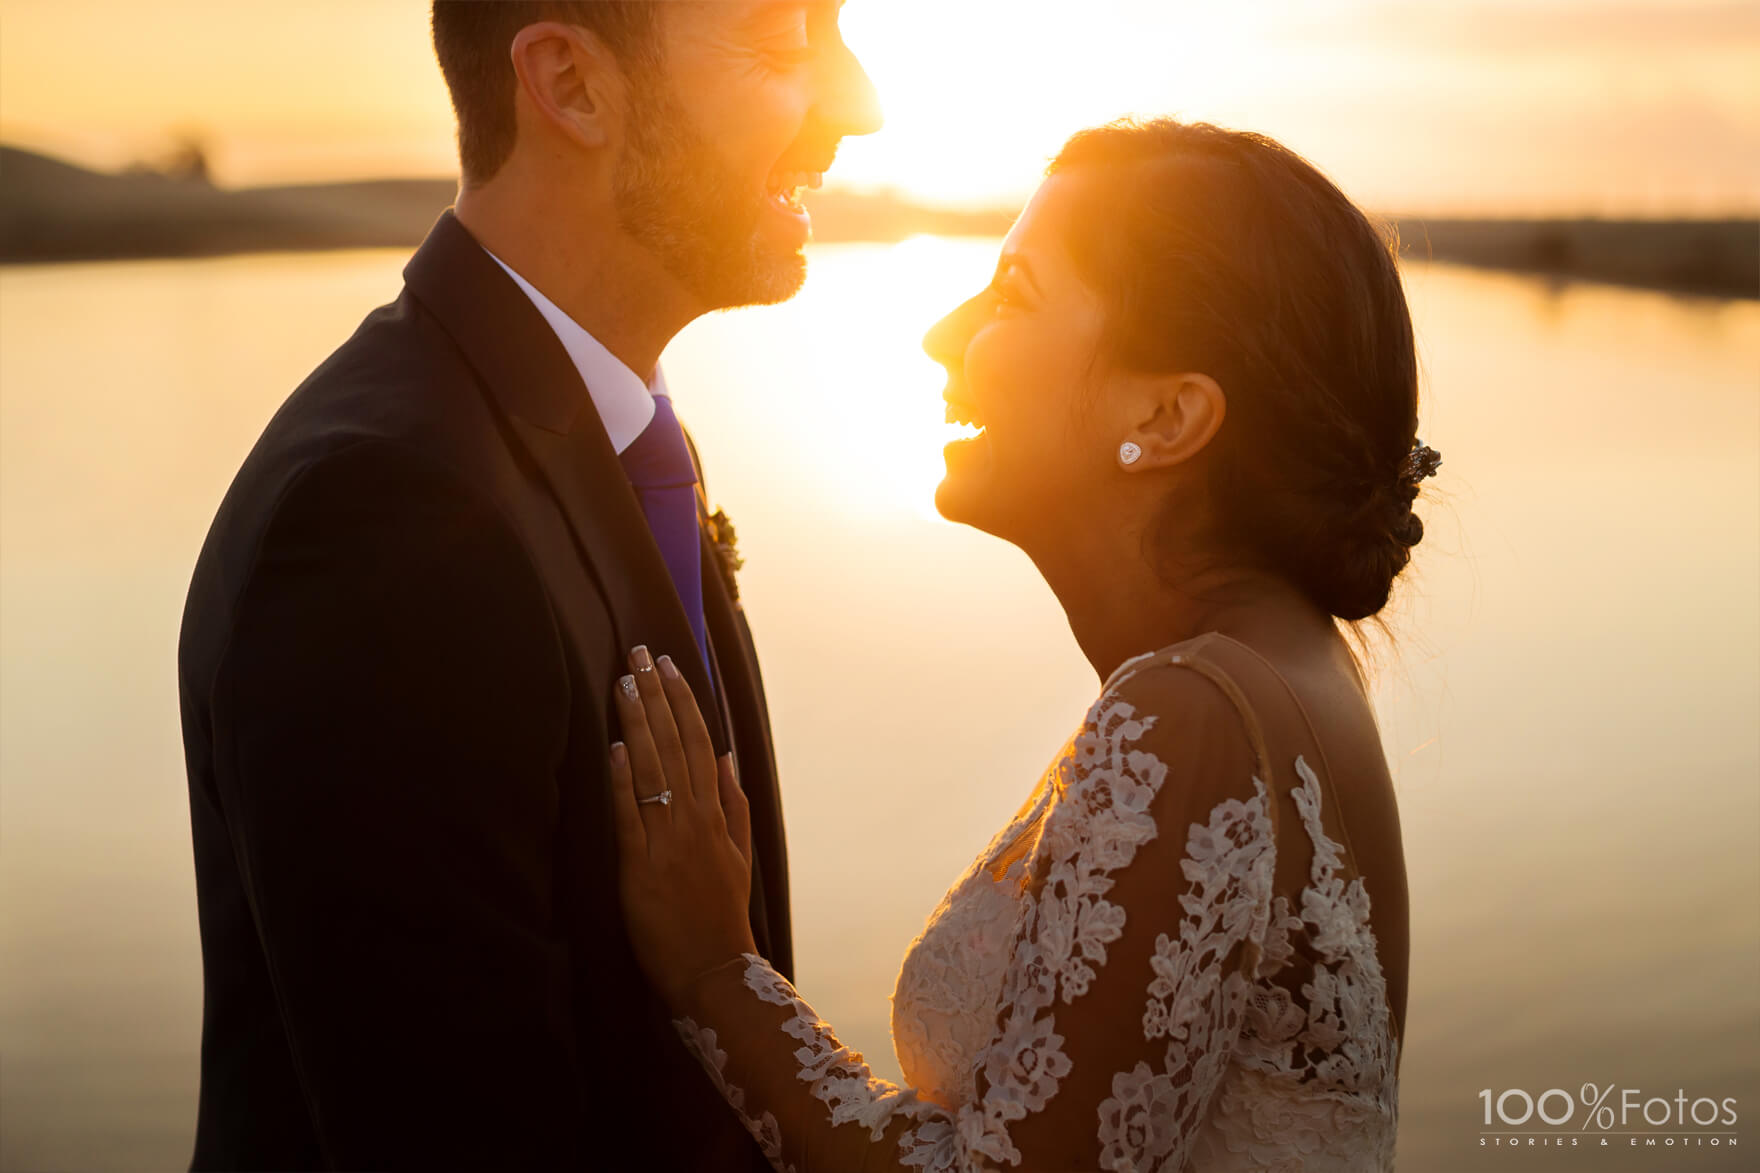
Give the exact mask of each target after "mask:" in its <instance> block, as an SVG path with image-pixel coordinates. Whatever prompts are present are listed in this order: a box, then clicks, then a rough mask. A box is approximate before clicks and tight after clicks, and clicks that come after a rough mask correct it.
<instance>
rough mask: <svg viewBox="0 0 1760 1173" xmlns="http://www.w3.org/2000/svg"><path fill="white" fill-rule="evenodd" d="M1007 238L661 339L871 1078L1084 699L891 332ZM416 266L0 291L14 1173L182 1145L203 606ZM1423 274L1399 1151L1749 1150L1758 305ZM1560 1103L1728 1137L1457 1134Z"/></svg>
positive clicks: (1403, 778)
mask: <svg viewBox="0 0 1760 1173" xmlns="http://www.w3.org/2000/svg"><path fill="white" fill-rule="evenodd" d="M995 247H996V245H995V242H990V241H942V240H934V239H919V240H915V241H911V242H907V243H905V244H902V245H898V246H896V247H885V246H843V247H824V248H821V249H819V250H818V251H817V252H816V254H815V255H814V258H813V275H812V278H811V280H810V281H809V283H808V286H807V288H806V290H805V292H804V293H803V294H802V295H801V296H800V297H799V298H797V299H796V300H795V301H793V302H791V303H789V304H788V305H785V306H780V307H775V308H771V309H765V310H758V311H743V312H740V313H735V314H728V315H720V316H716V317H713V318H710V319H706V320H704V321H702V322H699V323H698V324H696V325H695V326H693V327H692V328H691V329H690V330H689V331H688V332H687V333H686V334H685V335H683V336H681V337H680V338H679V339H678V341H677V342H676V343H675V344H674V346H673V347H672V349H671V350H670V351H669V352H668V355H667V360H666V361H667V377H668V381H669V383H670V384H671V385H672V387H673V388H674V390H675V392H676V394H677V397H678V401H679V403H680V410H681V414H683V415H684V417H685V418H686V420H687V421H688V422H689V423H690V424H691V426H692V428H693V431H694V432H695V434H696V436H697V438H698V440H699V442H700V443H701V445H702V447H703V450H704V452H705V455H706V458H707V461H708V474H709V490H710V493H711V495H712V496H713V497H714V498H716V499H717V500H718V501H719V502H720V503H721V504H723V505H725V507H726V508H727V510H728V512H729V514H730V515H731V516H732V517H733V519H734V520H735V521H736V522H737V524H738V526H739V534H740V545H741V549H742V552H743V553H744V555H745V557H746V560H747V566H746V569H745V570H744V571H743V573H742V589H743V592H744V595H745V598H746V601H747V606H748V609H749V612H750V614H751V618H752V623H753V626H754V628H755V629H756V632H757V635H758V639H759V642H760V647H761V650H762V652H763V656H764V669H765V675H766V678H767V680H768V683H769V686H770V697H771V705H772V712H773V714H774V717H775V723H776V733H777V741H778V749H779V752H780V754H781V757H782V766H783V777H784V781H785V785H786V807H787V814H788V823H789V835H790V852H791V860H792V865H793V869H794V876H795V886H794V890H795V893H796V924H797V928H796V935H797V939H798V941H799V946H798V950H799V967H800V971H801V976H800V984H801V987H802V989H803V991H804V993H805V994H806V996H807V997H808V998H809V999H811V1000H812V1001H813V1002H814V1003H815V1005H816V1006H817V1007H818V1009H819V1010H820V1012H821V1013H823V1014H824V1015H825V1016H826V1017H827V1018H829V1019H830V1020H831V1021H832V1022H833V1023H835V1024H836V1025H837V1026H838V1028H839V1030H840V1032H841V1033H842V1035H843V1036H844V1038H845V1039H846V1041H848V1042H849V1043H850V1044H851V1045H853V1046H856V1047H859V1048H861V1049H862V1050H863V1051H865V1052H866V1053H867V1055H868V1057H869V1058H870V1060H871V1061H873V1062H874V1063H875V1065H876V1066H877V1067H878V1068H880V1069H881V1070H882V1071H884V1072H885V1073H886V1074H888V1075H889V1076H893V1077H896V1074H897V1068H896V1065H895V1064H894V1062H893V1060H892V1057H891V1046H890V1042H889V1039H888V1033H887V1016H888V1003H887V998H888V995H889V994H890V993H891V990H892V983H893V979H894V977H895V975H896V972H897V963H898V959H899V957H900V956H901V954H902V953H903V951H904V949H905V947H906V945H907V944H908V943H909V941H910V939H911V938H912V937H913V936H914V935H915V933H916V932H917V930H918V929H919V928H920V927H921V925H922V921H923V918H924V917H925V916H926V915H927V914H928V912H929V911H930V910H931V909H932V908H933V906H934V905H935V903H936V901H937V900H938V899H939V897H940V895H941V893H942V891H943V890H944V888H945V887H946V885H947V883H948V882H949V881H950V880H951V879H952V878H953V877H954V876H955V875H956V874H957V873H958V872H959V871H960V870H961V869H962V868H963V867H964V866H965V864H966V863H967V862H968V861H969V860H970V858H971V856H972V854H973V853H974V852H975V851H977V850H978V849H979V848H981V847H982V845H983V844H984V843H985V842H986V841H987V840H988V838H989V836H990V834H991V833H992V831H993V830H994V829H995V827H996V826H997V825H998V824H1000V823H1001V822H1002V821H1003V820H1005V819H1006V818H1007V817H1008V816H1009V815H1010V814H1011V813H1012V812H1013V811H1014V810H1015V808H1016V807H1017V806H1018V804H1019V802H1020V801H1021V798H1022V797H1023V795H1024V792H1025V790H1026V789H1027V788H1028V787H1030V786H1031V785H1032V783H1033V781H1034V780H1035V778H1036V777H1037V774H1038V772H1039V770H1040V769H1041V768H1042V767H1043V765H1044V764H1045V762H1046V761H1047V760H1048V759H1049V758H1050V756H1051V755H1052V753H1053V752H1054V751H1055V750H1056V749H1057V748H1058V746H1059V745H1060V744H1061V743H1062V741H1063V740H1064V738H1065V737H1066V736H1067V734H1068V733H1069V732H1070V730H1071V728H1072V727H1073V726H1074V724H1075V723H1076V722H1077V721H1078V720H1079V719H1080V717H1081V715H1082V712H1083V711H1084V709H1085V708H1086V706H1087V704H1088V702H1089V701H1090V700H1091V699H1092V695H1093V692H1094V691H1095V688H1096V686H1097V681H1096V680H1095V679H1094V677H1093V675H1092V673H1091V672H1090V671H1089V669H1088V667H1087V665H1086V663H1085V662H1084V661H1083V660H1082V659H1081V658H1080V656H1079V655H1078V653H1077V650H1076V648H1075V646H1074V643H1073V641H1072V639H1071V637H1070V635H1069V632H1068V629H1067V627H1066V626H1065V624H1064V621H1063V617H1062V614H1061V612H1060V611H1059V610H1058V608H1057V606H1056V603H1055V601H1054V600H1053V599H1052V597H1051V596H1050V594H1049V592H1048V591H1047V590H1046V589H1045V587H1044V586H1043V585H1042V584H1041V583H1040V582H1039V580H1038V579H1037V577H1036V575H1035V574H1034V572H1033V570H1032V568H1031V566H1030V564H1029V563H1028V562H1027V560H1026V559H1025V558H1024V557H1023V556H1022V555H1020V554H1019V553H1017V552H1016V551H1014V550H1013V549H1012V548H1010V547H1006V546H1003V545H1001V544H999V543H997V542H995V541H994V540H992V539H989V538H986V537H984V536H982V535H980V534H977V533H975V532H970V531H966V530H962V529H958V528H955V527H953V526H950V525H948V524H946V523H944V522H941V521H939V520H938V519H936V517H935V515H934V513H933V509H932V507H931V505H930V502H931V499H932V492H933V488H934V484H935V481H936V479H937V476H938V470H939V468H940V457H939V447H940V444H941V442H942V436H943V431H944V429H943V426H942V425H941V424H940V423H939V421H940V418H941V403H940V399H939V392H940V380H939V378H938V368H935V367H934V366H933V365H932V364H930V363H929V362H928V360H927V359H925V358H923V357H922V356H921V355H920V353H919V352H918V350H917V340H918V339H919V338H920V337H921V335H922V333H923V331H924V329H926V328H927V326H928V325H929V324H930V323H931V322H932V321H933V320H934V319H935V318H936V317H937V316H938V315H939V314H940V313H941V312H942V311H943V310H945V309H946V308H947V307H949V306H951V305H952V304H954V303H955V302H956V301H957V300H959V299H960V298H962V297H964V296H965V295H966V294H967V293H968V292H970V291H972V290H974V289H976V288H977V287H978V285H980V284H981V283H982V282H983V281H984V280H986V279H987V276H988V271H989V268H990V266H991V264H992V262H993V259H994V255H995ZM404 259H405V257H404V254H402V253H391V252H360V253H341V254H324V255H305V256H275V257H243V258H232V259H222V260H212V261H198V262H165V263H160V262H148V263H129V264H112V265H92V266H66V267H54V268H45V269H33V270H19V269H8V270H4V271H0V702H3V704H0V1166H4V1167H5V1168H6V1169H12V1170H39V1169H75V1168H93V1169H99V1168H102V1169H167V1168H172V1167H177V1166H180V1165H183V1164H186V1163H187V1160H188V1154H189V1147H190V1138H191V1133H192V1128H193V1122H194V1112H195V1093H196V1049H197V1041H198V1034H199V1025H200V1011H201V986H200V969H199V960H200V959H199V954H198V948H197V939H196V921H195V902H194V889H193V879H192V871H191V862H190V851H189V841H188V828H187V812H186V806H185V802H186V800H185V792H184V779H183V769H182V749H181V743H180V740H179V732H178V719H177V706H176V679H175V661H174V651H175V647H176V640H177V624H178V619H179V613H180V610H181V607H182V600H183V592H184V588H185V585H186V583H187V581H188V575H189V571H190V567H191V566H192V564H193V562H194V559H195V555H196V551H197V549H198V547H199V545H200V542H201V540H202V536H203V534H204V533H205V531H206V528H207V525H208V522H209V519H210V517H211V516H212V513H213V510H214V507H215V505H216V503H217V502H218V500H219V498H220V495H221V493H222V492H223V490H224V489H225V486H226V484H227V482H228V481H229V479H230V478H231V476H232V473H233V471H234V470H235V469H236V467H237V465H238V462H239V460H240V459H241V458H242V457H243V455H244V453H245V452H246V450H247V449H248V448H249V446H250V444H251V443H252V441H253V440H254V439H255V438H256V435H257V433H258V431H259V430H260V429H261V427H262V425H263V423H264V422H265V421H266V420H267V418H268V416H269V415H270V413H271V412H272V410H273V409H274V408H275V406H276V405H277V404H278V403H279V402H280V401H281V399H282V398H283V397H284V396H285V395H286V394H287V392H288V391H289V390H290V389H291V388H292V387H293V386H294V385H295V384H296V383H297V382H298V381H299V380H300V379H301V378H302V377H303V376H304V375H305V374H306V372H307V371H309V370H310V369H311V367H313V366H314V365H315V364H316V363H317V362H318V361H319V360H320V359H321V358H322V357H323V356H324V355H325V354H326V353H327V352H328V351H329V350H330V349H331V348H332V347H333V346H335V345H336V343H337V342H339V341H340V340H341V339H342V338H344V337H345V336H346V335H347V333H348V332H349V331H350V330H351V329H352V328H353V327H354V325H355V324H356V322H357V321H358V320H359V319H360V317H361V316H362V315H363V314H364V313H365V312H366V311H367V310H368V309H370V308H371V307H372V306H374V305H377V304H379V303H381V302H383V301H386V300H389V299H390V298H391V297H392V296H394V295H395V293H396V291H397V289H398V286H399V283H400V278H399V275H398V274H399V270H400V268H401V266H402V264H403V261H404ZM1408 280H1409V287H1410V292H1411V297H1412V302H1413V307H1414V311H1415V313H1416V316H1417V319H1418V324H1419V329H1420V338H1421V344H1422V349H1423V357H1424V360H1425V365H1426V372H1427V377H1428V383H1427V386H1426V392H1425V393H1426V403H1425V407H1424V412H1423V421H1424V426H1423V428H1422V431H1421V434H1422V435H1423V436H1424V438H1425V439H1426V440H1429V441H1431V442H1432V443H1433V444H1434V445H1435V446H1436V447H1437V448H1439V449H1440V450H1441V451H1442V452H1443V453H1444V459H1445V461H1446V463H1445V465H1444V467H1443V472H1442V475H1441V476H1440V477H1439V478H1437V479H1436V480H1433V481H1429V482H1426V485H1427V486H1436V487H1437V489H1438V490H1439V491H1440V492H1441V493H1443V494H1445V495H1446V496H1445V497H1444V498H1439V499H1436V500H1433V501H1432V503H1431V504H1429V505H1428V506H1427V507H1426V508H1425V511H1424V516H1425V520H1426V525H1427V532H1428V536H1427V537H1426V539H1425V542H1424V544H1423V545H1422V546H1421V547H1420V548H1419V558H1418V561H1417V564H1416V572H1415V573H1414V574H1413V575H1412V577H1411V580H1410V581H1409V582H1407V583H1406V584H1405V586H1404V588H1403V590H1404V593H1403V595H1402V596H1401V597H1400V600H1399V604H1398V606H1397V607H1396V609H1395V627H1396V630H1397V632H1398V634H1399V639H1400V642H1399V646H1398V650H1397V652H1394V651H1384V652H1383V653H1382V656H1381V669H1380V675H1379V687H1378V693H1377V702H1378V706H1379V711H1380V714H1381V717H1382V723H1383V728H1384V730H1385V733H1386V738H1387V751H1388V755H1389V758H1390V760H1391V762H1392V764H1393V769H1394V773H1395V778H1396V780H1397V784H1398V788H1399V795H1400V802H1401V810H1402V815H1403V818H1404V822H1405V836H1406V844H1407V853H1408V863H1409V868H1410V878H1411V896H1412V909H1413V917H1414V921H1413V933H1412V939H1413V949H1414V956H1413V959H1412V978H1411V981H1412V986H1411V995H1410V1007H1409V1011H1408V1017H1409V1026H1408V1035H1409V1039H1408V1043H1407V1051H1406V1056H1405V1061H1404V1066H1403V1085H1402V1100H1401V1107H1402V1130H1401V1143H1400V1148H1401V1165H1402V1168H1403V1169H1406V1170H1410V1171H1414V1173H1422V1171H1425V1170H1432V1169H1437V1170H1452V1169H1464V1170H1476V1169H1492V1168H1499V1169H1502V1168H1516V1169H1526V1168H1539V1167H1545V1168H1549V1169H1571V1170H1576V1169H1595V1170H1603V1169H1627V1168H1632V1169H1649V1170H1658V1171H1663V1170H1670V1171H1672V1170H1677V1169H1700V1168H1704V1169H1735V1168H1739V1167H1745V1162H1746V1161H1751V1160H1752V1154H1753V1151H1754V1150H1755V1149H1756V1148H1760V305H1756V304H1755V303H1751V302H1750V303H1740V304H1737V303H1720V302H1707V301H1686V300H1675V299H1670V298H1667V297H1663V296H1659V295H1654V294H1649V293H1643V292H1632V291H1622V290H1615V289H1608V288H1596V287H1571V288H1567V289H1563V290H1555V289H1548V288H1547V287H1545V286H1543V285H1541V284H1539V283H1536V282H1533V281H1530V280H1528V279H1523V278H1516V277H1508V276H1501V275H1487V274H1481V273H1473V272H1469V271H1463V270H1455V269H1447V268H1442V267H1415V268H1413V269H1411V270H1410V271H1409V278H1408ZM1585 1081H1593V1082H1595V1083H1597V1084H1606V1083H1609V1082H1611V1083H1615V1084H1618V1085H1620V1086H1621V1087H1631V1088H1637V1089H1640V1090H1641V1091H1642V1093H1643V1095H1644V1096H1646V1097H1648V1096H1650V1095H1653V1094H1663V1095H1666V1096H1669V1097H1671V1098H1672V1097H1673V1096H1674V1094H1675V1092H1676V1091H1677V1090H1685V1091H1686V1093H1687V1095H1688V1097H1689V1099H1691V1098H1693V1097H1697V1096H1710V1097H1713V1098H1716V1099H1722V1098H1723V1097H1726V1096H1734V1097H1737V1100H1738V1109H1737V1110H1738V1112H1739V1113H1740V1114H1741V1120H1740V1122H1739V1123H1738V1124H1737V1125H1736V1131H1737V1132H1738V1133H1740V1134H1741V1135H1740V1138H1739V1139H1740V1142H1741V1147H1740V1148H1738V1149H1736V1150H1733V1151H1732V1150H1730V1149H1728V1148H1727V1147H1720V1148H1716V1149H1713V1148H1710V1147H1692V1148H1683V1147H1680V1146H1679V1142H1678V1141H1677V1146H1676V1147H1674V1148H1669V1149H1661V1148H1657V1149H1648V1150H1645V1149H1637V1150H1634V1149H1630V1148H1627V1147H1624V1146H1625V1145H1626V1143H1627V1142H1628V1140H1629V1139H1630V1138H1628V1137H1625V1136H1616V1137H1612V1138H1611V1139H1612V1141H1613V1142H1615V1143H1614V1144H1613V1145H1612V1146H1610V1147H1609V1148H1606V1149H1602V1148H1598V1147H1591V1146H1593V1145H1595V1144H1596V1141H1595V1140H1594V1139H1592V1138H1593V1135H1594V1134H1593V1133H1591V1134H1579V1135H1580V1136H1581V1137H1582V1138H1581V1139H1579V1147H1578V1148H1577V1149H1575V1150H1570V1151H1559V1150H1557V1149H1546V1150H1540V1149H1537V1150H1533V1151H1531V1152H1530V1151H1518V1152H1510V1151H1508V1150H1498V1149H1492V1148H1489V1147H1487V1148H1481V1147H1480V1145H1479V1134H1480V1132H1481V1131H1483V1130H1485V1125H1484V1124H1483V1123H1482V1112H1483V1108H1482V1107H1481V1101H1480V1099H1479V1091H1480V1089H1482V1088H1491V1089H1493V1092H1494V1094H1495V1093H1496V1092H1499V1091H1501V1090H1503V1089H1506V1088H1526V1089H1529V1090H1531V1091H1533V1092H1536V1093H1538V1092H1540V1091H1543V1090H1545V1089H1548V1088H1553V1087H1559V1088H1565V1089H1570V1090H1571V1092H1572V1093H1573V1094H1575V1093H1576V1091H1577V1089H1579V1088H1580V1087H1581V1085H1582V1084H1583V1083H1584V1082H1585ZM1550 1110H1551V1111H1552V1112H1554V1113H1556V1112H1557V1111H1558V1110H1559V1105H1558V1104H1557V1102H1556V1101H1555V1102H1554V1103H1553V1104H1552V1105H1551V1106H1550ZM1576 1119H1577V1121H1580V1120H1581V1119H1582V1109H1580V1108H1579V1109H1578V1113H1577V1116H1576ZM1634 1120H1635V1118H1634ZM1497 1127H1500V1128H1502V1127H1505V1126H1501V1125H1499V1126H1497ZM1529 1127H1533V1126H1532V1125H1530V1126H1529ZM1635 1127H1636V1128H1637V1129H1640V1130H1642V1129H1644V1128H1645V1126H1644V1125H1643V1124H1642V1123H1635ZM1562 1131H1565V1132H1567V1133H1568V1132H1569V1131H1570V1130H1568V1129H1567V1130H1562ZM1650 1131H1651V1132H1652V1133H1653V1134H1654V1135H1658V1136H1660V1135H1664V1133H1663V1132H1662V1130H1660V1129H1656V1130H1650ZM1640 1139H1641V1138H1640Z"/></svg>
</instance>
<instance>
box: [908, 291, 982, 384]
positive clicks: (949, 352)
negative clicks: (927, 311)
mask: <svg viewBox="0 0 1760 1173" xmlns="http://www.w3.org/2000/svg"><path fill="white" fill-rule="evenodd" d="M983 296H984V295H983V294H981V293H980V294H978V295H977V296H976V297H970V298H967V299H966V300H965V301H963V302H961V303H960V304H959V305H957V306H955V307H954V309H953V311H952V312H951V313H949V314H948V315H947V316H946V317H944V318H942V319H941V320H940V321H939V322H936V323H935V324H934V325H933V326H931V327H929V332H928V333H927V334H925V335H923V352H924V353H925V354H927V355H928V356H929V357H930V358H932V359H934V360H935V361H936V362H938V363H940V364H941V365H942V366H944V367H952V366H954V365H955V364H957V363H958V362H959V361H960V360H961V359H962V358H963V357H964V355H965V352H966V343H967V342H968V341H970V340H971V337H972V331H973V328H974V325H975V322H974V320H973V319H974V313H973V311H974V308H975V307H976V305H977V303H978V301H979V299H980V298H982V297H983Z"/></svg>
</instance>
